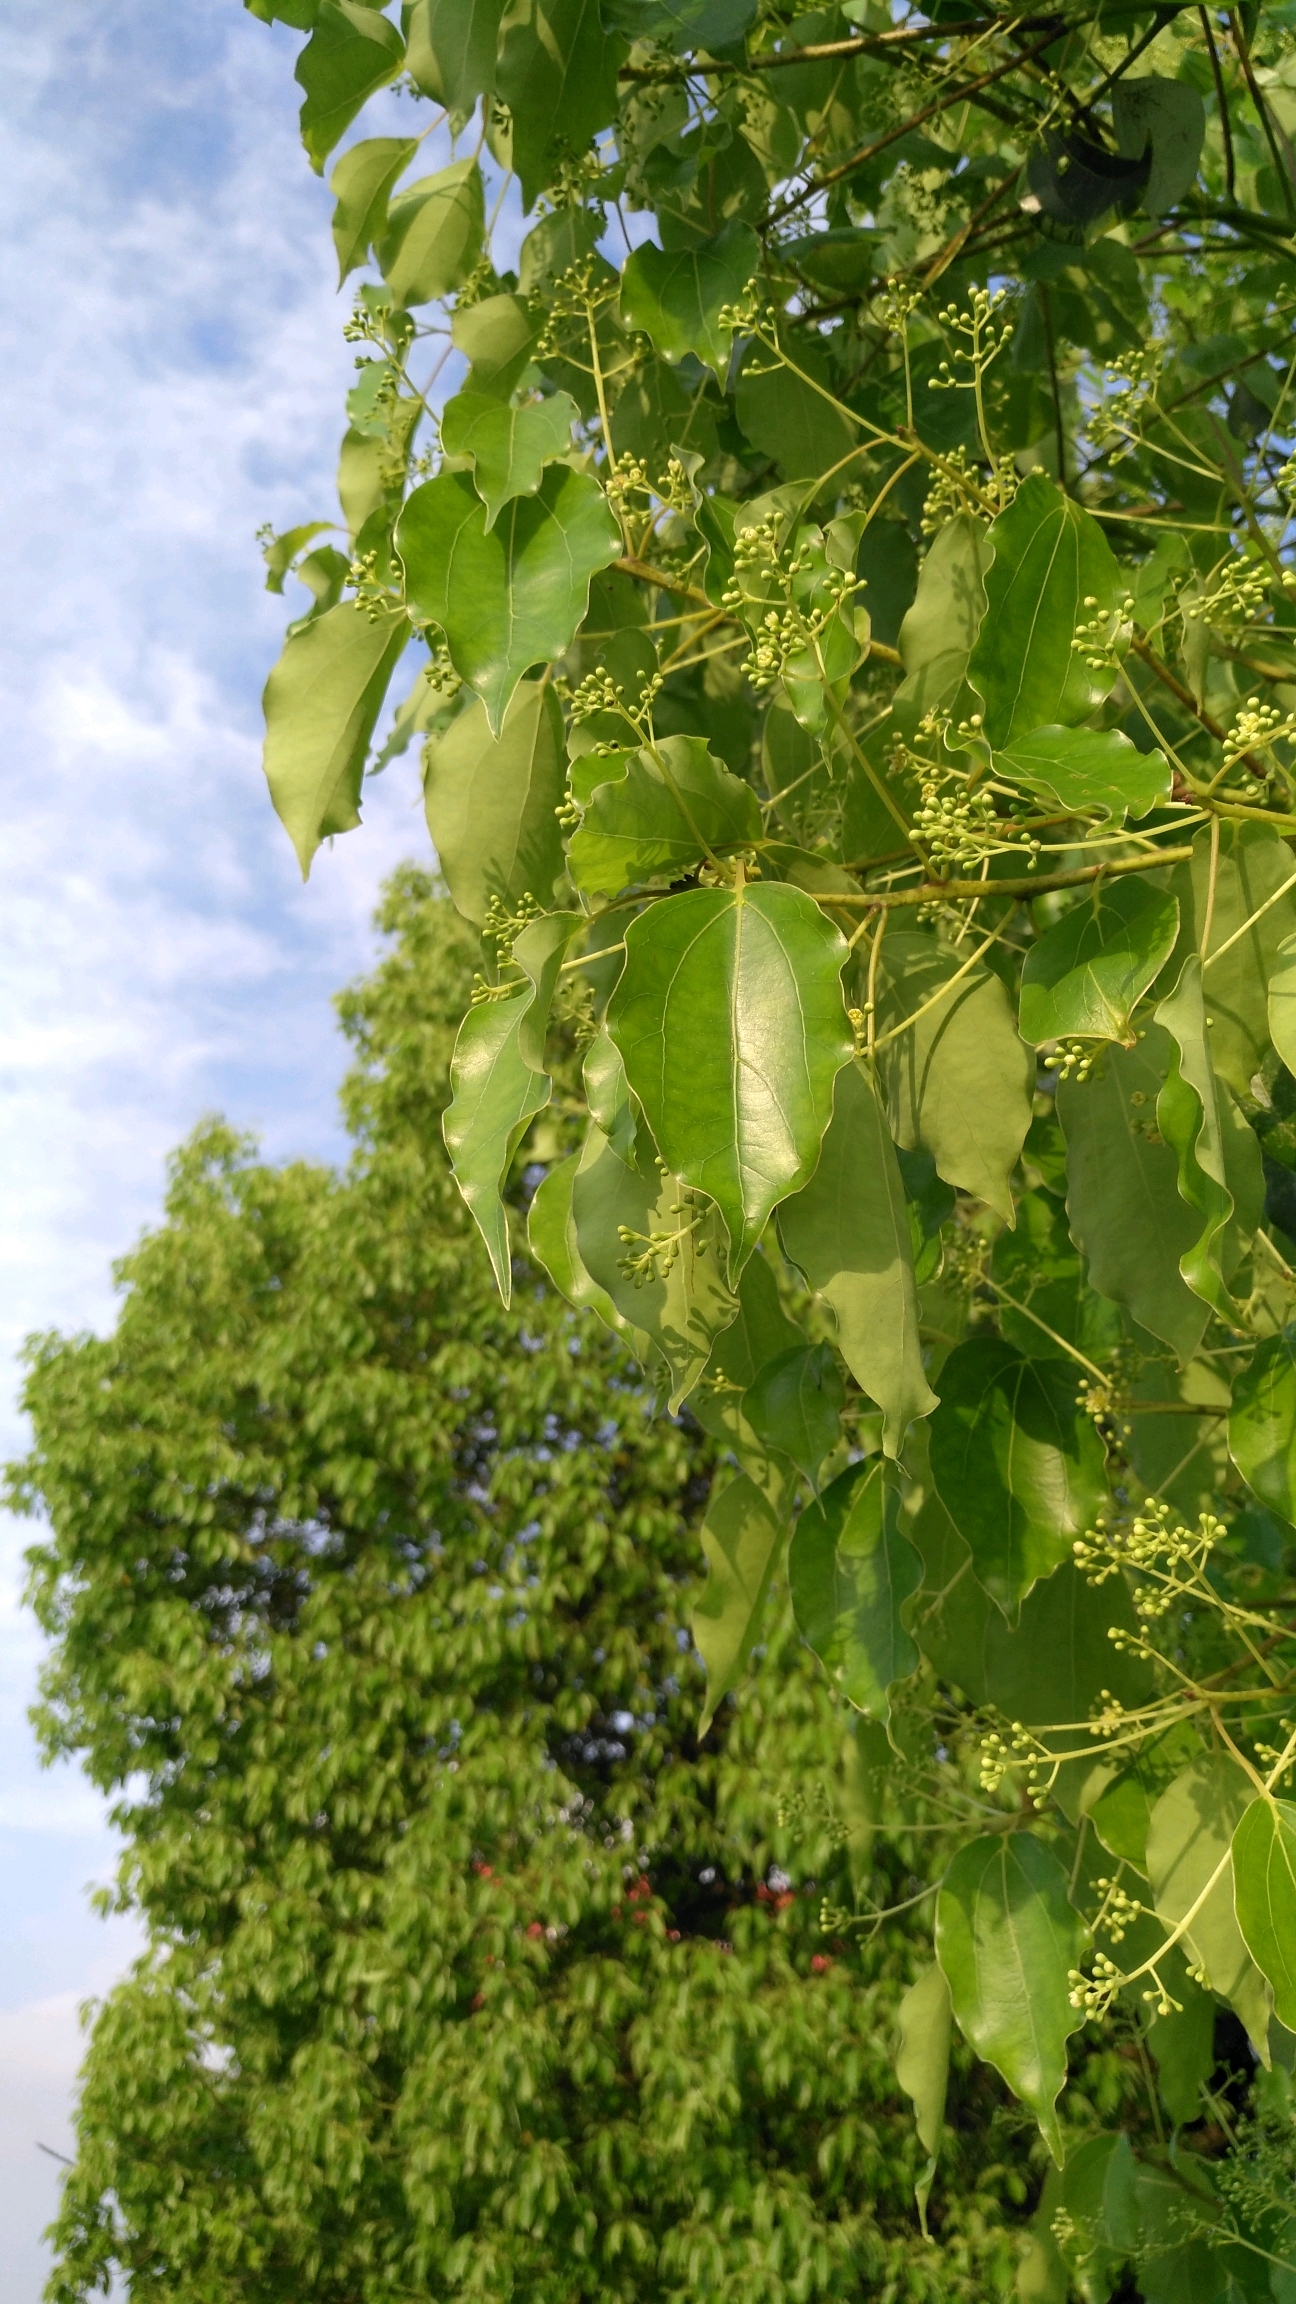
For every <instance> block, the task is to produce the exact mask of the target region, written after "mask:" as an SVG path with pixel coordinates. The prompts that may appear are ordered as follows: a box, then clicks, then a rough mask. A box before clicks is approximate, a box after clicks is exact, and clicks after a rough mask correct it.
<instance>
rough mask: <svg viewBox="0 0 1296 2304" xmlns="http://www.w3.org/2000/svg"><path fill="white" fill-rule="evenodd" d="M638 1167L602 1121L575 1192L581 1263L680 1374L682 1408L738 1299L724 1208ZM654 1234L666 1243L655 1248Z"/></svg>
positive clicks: (676, 1387) (673, 1399) (675, 1394)
mask: <svg viewBox="0 0 1296 2304" xmlns="http://www.w3.org/2000/svg"><path fill="white" fill-rule="evenodd" d="M645 1165H646V1167H647V1168H648V1173H647V1174H644V1173H643V1172H642V1170H641V1169H640V1168H639V1167H631V1166H630V1165H628V1164H627V1162H626V1161H625V1160H623V1159H622V1158H621V1157H620V1155H619V1153H618V1152H616V1151H615V1150H614V1149H613V1147H612V1145H611V1144H610V1143H609V1142H608V1140H607V1138H606V1137H605V1136H604V1135H603V1132H602V1130H601V1129H599V1128H597V1127H592V1128H591V1130H590V1133H589V1136H588V1138H587V1140H586V1144H585V1149H584V1152H583V1154H582V1156H581V1163H580V1167H579V1169H578V1170H577V1173H576V1180H575V1184H574V1186H573V1189H572V1213H573V1217H574V1221H575V1226H576V1244H577V1247H578V1249H579V1252H580V1257H581V1261H582V1263H583V1264H584V1266H585V1268H586V1270H587V1271H588V1273H589V1275H590V1277H591V1279H592V1280H593V1281H594V1282H595V1284H596V1285H597V1286H598V1287H600V1288H602V1289H603V1290H604V1291H605V1293H606V1294H607V1295H608V1296H610V1297H611V1299H612V1302H613V1303H614V1304H615V1306H616V1308H617V1310H618V1312H620V1314H621V1316H622V1318H623V1319H625V1320H628V1321H630V1322H631V1323H632V1324H633V1325H634V1326H635V1327H636V1328H641V1329H642V1330H643V1331H644V1333H645V1334H646V1335H647V1336H648V1337H649V1338H650V1339H651V1341H652V1342H653V1344H654V1345H655V1346H656V1348H657V1350H658V1351H659V1352H660V1353H661V1355H662V1358H663V1360H665V1362H666V1363H667V1366H668V1367H669V1369H670V1373H671V1385H670V1403H669V1404H670V1407H671V1410H672V1412H673V1411H674V1410H675V1409H676V1408H677V1407H678V1406H679V1403H680V1401H681V1400H683V1399H686V1398H687V1396H688V1394H689V1393H690V1392H691V1391H692V1390H693V1387H694V1385H695V1384H696V1383H697V1380H698V1378H699V1376H700V1375H701V1374H702V1371H703V1369H704V1368H705V1367H706V1364H707V1362H708V1360H709V1359H710V1357H711V1352H712V1347H713V1346H714V1344H715V1340H716V1337H717V1336H718V1335H719V1334H720V1332H721V1330H722V1329H725V1328H727V1327H728V1326H729V1324H730V1322H731V1321H732V1320H733V1318H734V1317H735V1315H736V1313H737V1310H738V1304H737V1299H736V1298H735V1296H734V1295H733V1292H732V1291H731V1290H730V1289H729V1288H728V1287H727V1286H726V1283H725V1275H724V1232H723V1227H722V1225H721V1224H720V1221H719V1219H718V1217H717V1216H716V1213H715V1210H714V1208H712V1207H711V1206H710V1205H709V1204H708V1203H707V1202H705V1201H702V1200H690V1199H689V1198H688V1197H687V1196H686V1195H685V1193H684V1192H683V1191H682V1190H681V1186H680V1182H679V1178H678V1177H676V1176H669V1175H668V1176H665V1177H663V1176H662V1175H661V1174H660V1172H659V1171H658V1170H657V1168H656V1167H655V1166H654V1165H653V1164H652V1163H651V1162H647V1163H645ZM654 1241H656V1242H660V1243H661V1244H662V1245H661V1247H660V1248H659V1249H658V1250H657V1252H655V1253H654V1251H653V1243H654Z"/></svg>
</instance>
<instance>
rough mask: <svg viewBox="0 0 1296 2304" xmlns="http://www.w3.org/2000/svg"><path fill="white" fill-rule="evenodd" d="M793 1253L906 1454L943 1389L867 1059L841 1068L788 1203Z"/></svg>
mask: <svg viewBox="0 0 1296 2304" xmlns="http://www.w3.org/2000/svg"><path fill="white" fill-rule="evenodd" d="M779 1234H780V1237H781V1239H782V1242H783V1248H784V1252H785V1254H786V1255H787V1256H789V1257H790V1258H791V1261H792V1262H793V1263H794V1264H795V1265H797V1266H798V1268H799V1269H800V1271H802V1272H803V1273H804V1274H805V1277H806V1280H807V1282H808V1283H809V1285H810V1287H812V1288H814V1289H815V1290H817V1292H818V1293H819V1295H821V1296H822V1297H823V1298H824V1299H825V1301H826V1302H827V1303H828V1304H830V1305H831V1307H832V1311H833V1315H834V1318H835V1320H836V1324H837V1343H838V1347H839V1349H840V1351H841V1354H842V1358H843V1359H844V1360H845V1362H846V1365H847V1367H848V1368H849V1369H850V1372H851V1374H852V1376H853V1377H854V1378H855V1380H856V1382H857V1383H858V1384H860V1385H862V1386H863V1389H864V1390H865V1391H866V1392H867V1393H868V1396H869V1398H870V1399H871V1400H875V1401H876V1402H877V1405H878V1407H879V1408H880V1409H881V1410H882V1416H883V1425H882V1434H883V1446H884V1448H885V1450H886V1453H887V1454H888V1455H889V1456H895V1455H898V1454H899V1451H900V1447H901V1444H902V1442H903V1440H904V1436H905V1433H906V1431H907V1430H908V1427H909V1425H910V1424H911V1423H912V1421H913V1419H914V1418H915V1417H916V1416H927V1415H930V1413H931V1410H932V1409H933V1408H934V1407H935V1405H936V1395H935V1393H934V1392H933V1391H932V1389H931V1387H930V1385H929V1384H928V1382H927V1378H926V1376H925V1374H924V1373H923V1358H922V1343H921V1339H920V1336H919V1315H918V1295H917V1290H916V1288H915V1285H914V1266H913V1243H912V1238H911V1233H910V1225H909V1212H908V1207H907V1204H906V1200H905V1189H904V1183H903V1181H902V1179H901V1175H900V1169H899V1165H898V1163H897V1160H896V1155H895V1146H894V1145H893V1143H892V1141H891V1133H890V1130H889V1129H888V1127H887V1125H886V1121H885V1119H884V1118H883V1115H882V1110H881V1106H880V1105H879V1102H878V1098H877V1092H876V1090H875V1088H874V1086H873V1083H872V1081H871V1080H870V1078H869V1075H868V1073H867V1071H866V1070H865V1068H864V1066H863V1065H862V1064H860V1063H859V1062H855V1063H851V1064H846V1065H845V1066H843V1068H842V1070H841V1071H840V1072H839V1073H838V1075H837V1084H836V1089H835V1091H834V1098H833V1116H832V1119H831V1121H830V1123H829V1126H828V1132H827V1134H826V1135H825V1137H824V1140H823V1149H822V1151H821V1153H820V1155H819V1164H818V1166H817V1167H816V1169H815V1172H814V1174H813V1176H812V1177H811V1179H810V1182H809V1183H808V1184H807V1185H806V1186H805V1187H804V1189H803V1190H802V1191H800V1192H799V1193H798V1194H797V1195H796V1198H795V1199H793V1200H785V1201H784V1203H783V1205H782V1207H781V1208H780V1210H779Z"/></svg>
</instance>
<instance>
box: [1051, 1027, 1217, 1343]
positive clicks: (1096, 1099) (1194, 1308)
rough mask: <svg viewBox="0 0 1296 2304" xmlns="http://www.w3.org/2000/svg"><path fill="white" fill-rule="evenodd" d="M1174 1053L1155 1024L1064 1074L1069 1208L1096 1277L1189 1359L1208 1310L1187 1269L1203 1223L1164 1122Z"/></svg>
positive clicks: (1061, 1114)
mask: <svg viewBox="0 0 1296 2304" xmlns="http://www.w3.org/2000/svg"><path fill="white" fill-rule="evenodd" d="M1172 1057H1173V1047H1172V1044H1171V1041H1170V1037H1169V1035H1168V1033H1166V1032H1165V1031H1164V1030H1163V1029H1162V1027H1161V1026H1160V1025H1158V1024H1149V1025H1147V1026H1146V1027H1145V1029H1144V1036H1143V1038H1142V1039H1141V1040H1138V1041H1137V1042H1136V1043H1135V1045H1134V1047H1133V1048H1129V1049H1125V1048H1109V1049H1108V1050H1107V1052H1106V1054H1105V1055H1104V1057H1103V1060H1102V1064H1101V1066H1100V1067H1099V1068H1098V1070H1097V1072H1096V1073H1092V1074H1091V1075H1090V1077H1089V1078H1088V1079H1087V1080H1083V1081H1079V1080H1075V1079H1070V1080H1064V1081H1063V1082H1062V1083H1061V1085H1060V1086H1059V1088H1058V1098H1057V1108H1058V1118H1059V1120H1060V1121H1061V1123H1062V1130H1063V1134H1064V1135H1065V1137H1066V1145H1067V1214H1068V1216H1069V1218H1070V1220H1071V1230H1072V1233H1073V1234H1074V1236H1075V1238H1076V1240H1077V1241H1078V1242H1079V1245H1080V1247H1081V1248H1082V1249H1083V1250H1084V1253H1085V1256H1086V1257H1087V1259H1088V1270H1089V1280H1090V1284H1091V1286H1092V1287H1094V1288H1096V1289H1097V1290H1098V1291H1099V1293H1100V1295H1103V1296H1105V1297H1107V1298H1108V1299H1109V1301H1110V1302H1111V1303H1113V1304H1123V1305H1124V1306H1125V1307H1126V1309H1127V1310H1128V1311H1129V1312H1130V1313H1131V1314H1132V1316H1133V1318H1134V1319H1135V1320H1137V1321H1138V1323H1139V1326H1140V1327H1142V1328H1146V1329H1147V1330H1148V1331H1149V1332H1150V1333H1151V1334H1152V1335H1153V1336H1159V1337H1160V1338H1161V1340H1162V1342H1163V1343H1166V1344H1168V1345H1169V1346H1170V1347H1171V1349H1172V1351H1174V1352H1175V1353H1177V1355H1178V1357H1179V1358H1180V1360H1183V1361H1187V1360H1190V1359H1191V1358H1192V1356H1193V1353H1194V1352H1195V1351H1196V1349H1197V1346H1198V1345H1199V1344H1200V1342H1201V1338H1202V1331H1203V1329H1204V1328H1205V1325H1206V1320H1207V1317H1208V1315H1207V1310H1206V1306H1205V1305H1204V1304H1203V1303H1202V1301H1201V1299H1200V1297H1197V1296H1194V1294H1193V1292H1192V1290H1191V1289H1190V1288H1189V1287H1188V1284H1187V1282H1186V1281H1185V1279H1184V1277H1183V1274H1182V1272H1181V1271H1180V1259H1181V1257H1182V1256H1183V1255H1184V1254H1185V1253H1186V1252H1187V1251H1188V1249H1189V1248H1190V1246H1191V1243H1192V1241H1193V1239H1194V1238H1195V1236H1196V1231H1197V1225H1196V1222H1195V1219H1194V1216H1193V1212H1192V1210H1191V1209H1190V1208H1188V1207H1187V1205H1186V1204H1185V1202H1184V1201H1183V1200H1181V1199H1180V1197H1179V1188H1178V1175H1179V1168H1178V1161H1177V1159H1176V1157H1175V1153H1174V1151H1173V1150H1172V1148H1171V1146H1170V1145H1168V1144H1167V1143H1166V1141H1165V1139H1164V1137H1163V1136H1162V1134H1161V1131H1160V1128H1159V1126H1158V1123H1157V1100H1158V1098H1159V1096H1160V1094H1161V1090H1162V1088H1163V1087H1164V1085H1165V1081H1166V1075H1167V1073H1168V1071H1169V1068H1170V1064H1171V1061H1172Z"/></svg>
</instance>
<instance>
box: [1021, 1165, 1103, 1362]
mask: <svg viewBox="0 0 1296 2304" xmlns="http://www.w3.org/2000/svg"><path fill="white" fill-rule="evenodd" d="M1029 1149H1030V1148H1029V1146H1028V1147H1027V1151H1028V1153H1029ZM1062 1182H1063V1185H1065V1173H1064V1175H1063V1178H1062ZM990 1276H991V1279H992V1281H993V1283H994V1287H995V1290H996V1292H997V1293H998V1296H999V1328H1000V1333H1001V1334H1002V1335H1004V1336H1006V1337H1007V1338H1008V1341H1009V1343H1010V1344H1016V1345H1017V1346H1018V1348H1019V1350H1020V1351H1022V1352H1025V1353H1026V1355H1027V1357H1028V1358H1029V1356H1030V1354H1031V1353H1033V1352H1047V1351H1048V1348H1049V1341H1051V1340H1050V1339H1048V1338H1047V1337H1046V1334H1045V1331H1047V1330H1049V1329H1051V1330H1052V1340H1056V1339H1058V1338H1060V1339H1061V1341H1062V1343H1063V1344H1075V1345H1077V1346H1078V1347H1079V1349H1080V1350H1081V1351H1082V1352H1084V1353H1086V1354H1087V1355H1088V1357H1089V1358H1090V1359H1091V1360H1099V1359H1101V1358H1102V1357H1103V1356H1104V1354H1106V1353H1108V1352H1113V1351H1115V1350H1116V1348H1117V1347H1118V1345H1119V1344H1120V1343H1121V1342H1122V1340H1123V1337H1122V1327H1121V1317H1120V1314H1119V1312H1118V1311H1117V1309H1116V1307H1115V1305H1114V1304H1109V1303H1107V1301H1106V1299H1105V1298H1104V1297H1101V1296H1099V1295H1098V1294H1097V1292H1096V1290H1094V1289H1093V1288H1091V1287H1090V1286H1089V1284H1088V1282H1087V1280H1086V1278H1085V1269H1084V1260H1083V1258H1082V1257H1081V1255H1080V1253H1079V1251H1078V1249H1077V1248H1076V1245H1075V1242H1074V1241H1073V1240H1072V1238H1071V1234H1070V1232H1069V1230H1068V1228H1067V1217H1066V1210H1065V1208H1064V1207H1062V1206H1061V1205H1060V1204H1059V1202H1058V1201H1057V1200H1056V1199H1055V1198H1054V1195H1053V1193H1052V1191H1051V1190H1050V1191H1035V1192H1023V1193H1022V1194H1021V1196H1020V1198H1019V1200H1018V1202H1017V1223H1016V1228H1015V1229H1014V1230H1013V1231H1011V1232H1009V1231H1008V1230H1007V1229H1006V1228H1005V1230H1004V1231H1002V1232H1001V1233H1000V1234H999V1237H998V1239H997V1240H996V1241H995V1243H994V1247H993V1248H992V1250H991V1253H990ZM1041 1322H1042V1323H1043V1327H1042V1328H1041V1326H1040V1323H1041Z"/></svg>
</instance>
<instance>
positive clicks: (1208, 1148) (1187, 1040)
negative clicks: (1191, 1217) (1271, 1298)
mask: <svg viewBox="0 0 1296 2304" xmlns="http://www.w3.org/2000/svg"><path fill="white" fill-rule="evenodd" d="M1156 1018H1157V1022H1158V1023H1159V1024H1162V1025H1164V1027H1165V1029H1166V1030H1167V1031H1168V1032H1169V1033H1170V1035H1171V1037H1172V1039H1173V1040H1174V1041H1175V1043H1176V1047H1177V1055H1176V1058H1175V1060H1174V1061H1172V1063H1171V1066H1170V1070H1169V1072H1168V1073H1167V1075H1166V1082H1165V1086H1164V1087H1163V1089H1162V1090H1161V1094H1160V1096H1159V1097H1158V1099H1157V1125H1158V1126H1159V1128H1160V1130H1161V1133H1162V1135H1163V1136H1164V1137H1165V1139H1166V1142H1167V1143H1168V1144H1169V1145H1170V1146H1171V1147H1172V1149H1173V1150H1174V1152H1175V1155H1176V1157H1177V1159H1178V1162H1179V1196H1180V1198H1181V1199H1182V1200H1183V1201H1185V1202H1186V1203H1187V1205H1188V1207H1189V1208H1191V1209H1193V1210H1194V1211H1195V1213H1196V1217H1197V1219H1198V1222H1197V1225H1196V1226H1195V1228H1194V1229H1195V1233H1196V1237H1195V1238H1194V1240H1193V1241H1192V1243H1191V1245H1190V1246H1189V1247H1188V1248H1186V1249H1185V1250H1184V1252H1183V1254H1182V1255H1181V1256H1180V1259H1179V1269H1180V1271H1181V1272H1182V1274H1183V1276H1184V1279H1185V1280H1186V1281H1187V1283H1188V1285H1189V1287H1190V1288H1191V1289H1192V1291H1193V1293H1194V1295H1196V1296H1200V1297H1201V1300H1202V1302H1203V1303H1204V1304H1209V1305H1210V1306H1211V1307H1212V1309H1213V1310H1214V1311H1216V1312H1218V1313H1219V1314H1220V1315H1221V1317H1223V1318H1224V1319H1228V1318H1230V1317H1231V1315H1232V1312H1233V1302H1232V1298H1231V1296H1230V1294H1229V1286H1230V1283H1231V1281H1232V1279H1233V1276H1234V1274H1235V1272H1236V1271H1237V1268H1238V1265H1239V1263H1240V1262H1241V1260H1242V1256H1243V1254H1244V1252H1245V1250H1246V1248H1247V1246H1248V1245H1249V1243H1250V1241H1251V1238H1252V1236H1253V1234H1254V1232H1255V1229H1256V1226H1257V1225H1258V1223H1259V1222H1260V1217H1261V1214H1262V1212H1263V1209H1264V1170H1263V1167H1262V1165H1261V1160H1260V1147H1259V1145H1258V1144H1257V1142H1256V1139H1255V1137H1254V1135H1253V1134H1252V1132H1251V1130H1250V1129H1249V1128H1248V1126H1247V1124H1246V1122H1245V1120H1244V1119H1243V1118H1242V1115H1241V1113H1240V1112H1239V1111H1238V1108H1237V1106H1236V1104H1235V1103H1234V1102H1233V1099H1232V1097H1231V1095H1230V1094H1229V1091H1228V1089H1227V1088H1226V1087H1225V1086H1224V1085H1223V1083H1222V1081H1220V1080H1218V1079H1217V1078H1216V1075H1215V1068H1214V1064H1213V1061H1212V1049H1213V1035H1212V1031H1211V1027H1210V1025H1209V1023H1208V1021H1207V1014H1206V1005H1205V1000H1204V998H1203V992H1202V966H1201V962H1200V961H1199V960H1198V958H1197V956H1196V954H1195V953H1192V954H1190V955H1189V957H1188V959H1187V960H1185V962H1184V964H1183V972H1182V974H1181V976H1180V978H1179V981H1178V984H1177V985H1176V987H1175V989H1174V991H1173V992H1172V993H1171V994H1170V995H1169V996H1168V998H1166V999H1164V1000H1162V1001H1161V1003H1160V1005H1159V1006H1158V1008H1157V1011H1156Z"/></svg>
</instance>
